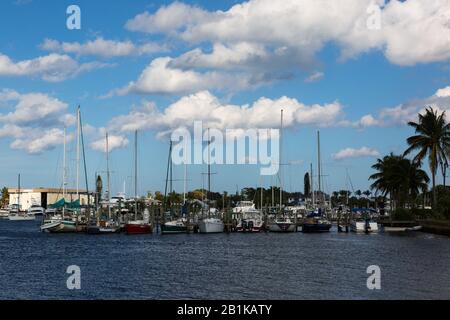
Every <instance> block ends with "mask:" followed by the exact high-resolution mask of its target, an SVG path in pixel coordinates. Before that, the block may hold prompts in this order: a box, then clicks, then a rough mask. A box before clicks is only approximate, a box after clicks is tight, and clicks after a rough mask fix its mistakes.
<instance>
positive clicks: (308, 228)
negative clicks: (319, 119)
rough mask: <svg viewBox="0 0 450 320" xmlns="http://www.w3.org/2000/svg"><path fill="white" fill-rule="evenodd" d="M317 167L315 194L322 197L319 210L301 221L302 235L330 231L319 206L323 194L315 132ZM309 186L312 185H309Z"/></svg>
mask: <svg viewBox="0 0 450 320" xmlns="http://www.w3.org/2000/svg"><path fill="white" fill-rule="evenodd" d="M317 156H318V161H317V167H318V179H319V180H318V185H319V190H318V191H319V192H318V193H317V196H318V197H322V199H321V200H319V201H318V202H319V208H318V209H317V210H313V212H311V213H310V214H308V215H307V216H306V218H305V219H304V220H303V223H302V232H304V233H315V232H329V231H330V229H331V222H330V221H328V220H327V219H326V218H325V217H324V215H323V210H322V208H321V205H322V204H323V201H322V200H323V193H322V190H321V189H322V174H321V166H322V165H321V160H320V132H319V131H317ZM311 179H313V175H312V168H311ZM311 186H313V184H312V183H311ZM312 189H313V190H312V195H313V199H314V187H312ZM314 206H315V202H314V200H313V209H314Z"/></svg>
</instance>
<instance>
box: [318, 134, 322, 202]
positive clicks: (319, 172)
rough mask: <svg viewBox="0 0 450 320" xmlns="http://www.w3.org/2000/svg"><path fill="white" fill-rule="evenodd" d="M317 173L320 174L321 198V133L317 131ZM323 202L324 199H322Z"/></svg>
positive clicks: (320, 188) (320, 193)
mask: <svg viewBox="0 0 450 320" xmlns="http://www.w3.org/2000/svg"><path fill="white" fill-rule="evenodd" d="M317 170H318V171H317V173H318V179H319V180H318V181H319V197H321V196H322V185H321V180H322V173H321V170H320V131H317ZM321 200H322V199H321Z"/></svg>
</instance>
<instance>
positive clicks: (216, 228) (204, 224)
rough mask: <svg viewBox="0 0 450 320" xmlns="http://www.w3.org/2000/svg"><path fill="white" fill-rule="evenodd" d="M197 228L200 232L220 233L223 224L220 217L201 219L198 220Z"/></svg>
mask: <svg viewBox="0 0 450 320" xmlns="http://www.w3.org/2000/svg"><path fill="white" fill-rule="evenodd" d="M198 229H199V232H200V233H221V232H223V229H224V224H223V222H222V220H220V219H203V220H200V221H199V222H198Z"/></svg>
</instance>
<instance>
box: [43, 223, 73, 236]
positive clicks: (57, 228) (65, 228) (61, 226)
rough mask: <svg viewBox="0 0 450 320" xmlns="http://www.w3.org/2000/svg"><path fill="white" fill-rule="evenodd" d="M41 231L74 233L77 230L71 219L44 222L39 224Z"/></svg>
mask: <svg viewBox="0 0 450 320" xmlns="http://www.w3.org/2000/svg"><path fill="white" fill-rule="evenodd" d="M41 231H46V232H50V233H75V232H77V225H76V223H75V222H73V221H53V222H49V223H44V224H43V225H42V226H41Z"/></svg>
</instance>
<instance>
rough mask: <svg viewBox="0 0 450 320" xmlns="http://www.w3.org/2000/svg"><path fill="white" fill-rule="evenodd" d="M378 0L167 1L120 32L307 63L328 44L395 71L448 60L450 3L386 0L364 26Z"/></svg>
mask: <svg viewBox="0 0 450 320" xmlns="http://www.w3.org/2000/svg"><path fill="white" fill-rule="evenodd" d="M382 2H383V1H376V2H375V1H373V0H342V1H326V0H317V1H309V0H249V1H246V2H243V3H239V4H235V5H233V6H232V7H230V8H229V9H228V10H225V11H222V10H217V11H208V10H205V9H202V8H199V7H197V6H191V5H187V4H183V3H179V2H174V3H172V4H170V5H167V6H162V7H160V8H159V9H158V10H157V11H156V12H154V13H149V12H144V13H141V14H139V15H137V16H136V17H134V18H133V19H130V20H129V21H128V22H127V24H126V27H127V28H128V29H129V30H131V31H140V32H146V33H163V34H166V35H168V36H170V37H177V38H180V39H183V40H185V41H187V42H189V43H193V44H197V43H202V42H212V43H226V44H231V43H240V42H253V43H258V44H260V45H264V46H269V47H276V48H286V49H287V50H290V51H293V52H296V54H297V55H298V56H303V57H309V58H312V57H314V56H315V55H316V54H317V53H318V52H319V51H320V50H321V49H322V48H323V47H324V46H325V45H327V44H328V43H335V44H336V45H338V46H339V47H340V49H341V53H342V57H343V58H348V57H351V56H355V55H358V54H361V53H365V52H368V51H370V50H379V51H381V52H382V53H383V54H384V55H385V56H386V58H387V59H388V60H389V61H390V62H392V63H394V64H399V65H414V64H417V63H429V62H437V61H445V60H447V59H449V58H450V46H449V43H450V28H449V26H448V21H449V20H450V0H432V1H430V0H407V1H399V0H391V1H389V2H387V3H386V4H384V5H383V6H379V7H378V8H379V17H380V28H379V29H373V28H372V29H371V28H368V21H369V20H370V19H372V18H373V17H372V16H373V15H374V14H376V13H375V12H374V11H370V10H368V9H369V8H371V6H372V7H373V4H374V3H382ZM306 60H308V59H306Z"/></svg>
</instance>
